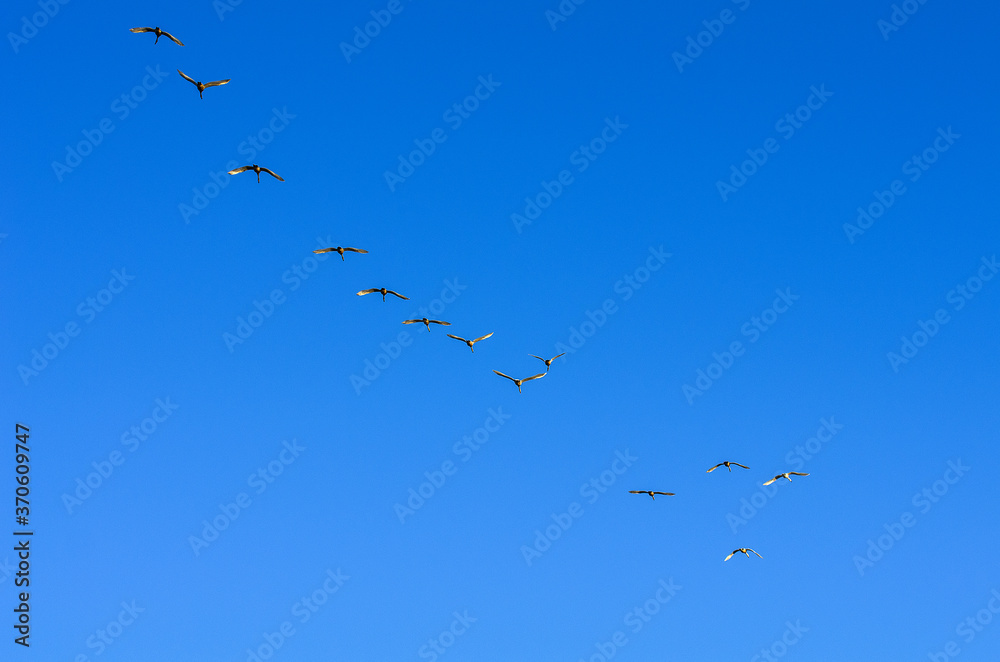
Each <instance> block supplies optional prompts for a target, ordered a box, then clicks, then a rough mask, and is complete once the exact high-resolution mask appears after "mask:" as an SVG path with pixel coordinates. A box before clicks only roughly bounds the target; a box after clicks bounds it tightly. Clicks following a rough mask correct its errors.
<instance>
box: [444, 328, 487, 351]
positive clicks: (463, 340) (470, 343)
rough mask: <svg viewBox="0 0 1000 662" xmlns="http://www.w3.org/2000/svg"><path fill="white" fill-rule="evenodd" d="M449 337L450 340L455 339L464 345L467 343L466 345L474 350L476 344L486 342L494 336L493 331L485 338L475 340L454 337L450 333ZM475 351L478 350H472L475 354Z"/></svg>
mask: <svg viewBox="0 0 1000 662" xmlns="http://www.w3.org/2000/svg"><path fill="white" fill-rule="evenodd" d="M447 335H448V337H449V338H454V339H455V340H461V341H462V342H464V343H465V344H466V345H468V346H469V349H472V346H473V345H475V344H476V343H477V342H479V341H480V340H486V339H487V338H489V337H490V336H492V335H493V331H490V332H489V333H487V334H486V335H485V336H479V337H478V338H476V339H475V340H466V339H465V338H461V337H459V336H453V335H451V334H450V333H449V334H447ZM475 351H476V350H474V349H472V352H473V353H475Z"/></svg>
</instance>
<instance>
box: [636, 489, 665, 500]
mask: <svg viewBox="0 0 1000 662" xmlns="http://www.w3.org/2000/svg"><path fill="white" fill-rule="evenodd" d="M628 493H629V494H648V495H649V496H651V497H652V498H653V501H656V497H655V496H653V495H654V494H665V495H666V496H677V495H676V494H674V493H673V492H652V491H650V490H629V491H628Z"/></svg>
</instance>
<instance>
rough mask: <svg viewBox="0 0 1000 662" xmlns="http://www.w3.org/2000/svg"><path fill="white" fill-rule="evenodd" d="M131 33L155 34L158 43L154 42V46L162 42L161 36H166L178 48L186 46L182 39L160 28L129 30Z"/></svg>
mask: <svg viewBox="0 0 1000 662" xmlns="http://www.w3.org/2000/svg"><path fill="white" fill-rule="evenodd" d="M129 32H153V33H155V34H156V41H154V42H153V43H154V44H156V42H158V41H160V37H161V36H166V37H167V39H170V40H171V41H172V42H174V43H175V44H177V45H178V46H183V45H184V44H182V43H181V40H180V39H178V38H177V37H175V36H174V35H172V34H170V33H169V32H167V31H166V30H161V29H160V28H159V27H155V28H129Z"/></svg>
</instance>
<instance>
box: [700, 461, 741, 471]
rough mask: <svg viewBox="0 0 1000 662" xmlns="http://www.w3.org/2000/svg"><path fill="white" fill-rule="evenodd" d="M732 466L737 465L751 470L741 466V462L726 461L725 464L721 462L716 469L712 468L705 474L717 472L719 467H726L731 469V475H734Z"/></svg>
mask: <svg viewBox="0 0 1000 662" xmlns="http://www.w3.org/2000/svg"><path fill="white" fill-rule="evenodd" d="M732 464H735V465H736V466H738V467H743V468H744V469H749V468H750V467H748V466H747V465H745V464H740V463H739V462H730V461H729V460H726V461H725V462H719V463H718V464H717V465H715V466H714V467H712V468H711V469H709V470H708V471H706V472H705V473H707V474H710V473H712V472H713V471H715V470H716V469H718V468H719V467H725V468H727V469H729V473H732V472H733V468H732V467H731V466H730V465H732Z"/></svg>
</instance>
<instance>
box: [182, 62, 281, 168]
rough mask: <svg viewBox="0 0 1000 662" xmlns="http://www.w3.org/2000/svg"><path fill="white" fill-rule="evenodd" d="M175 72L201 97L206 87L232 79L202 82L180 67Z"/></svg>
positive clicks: (222, 83)
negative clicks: (194, 88)
mask: <svg viewBox="0 0 1000 662" xmlns="http://www.w3.org/2000/svg"><path fill="white" fill-rule="evenodd" d="M177 73H179V74H180V75H181V76H182V77H183V78H184V80H189V81H191V82H192V83H193V84H194V86H195V87H197V88H198V96H199V97H201V98H202V99H204V98H205V96H204V94H203V92H204V91H205V89H206V88H209V87H215V86H216V85H225V84H226V83H228V82H229V81H231V80H232V78H227V79H226V80H213V81H212V82H211V83H202V82H201V81H196V80H195V79H193V78H191V77H190V76H188V75H187V74H186V73H184V72H183V71H181V70H180V69H178V70H177ZM261 170H263V168H261ZM268 172H271V171H270V170H268ZM271 174H272V175H274V173H273V172H271ZM274 176H275V177H278V176H277V175H274ZM278 179H281V178H280V177H278Z"/></svg>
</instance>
